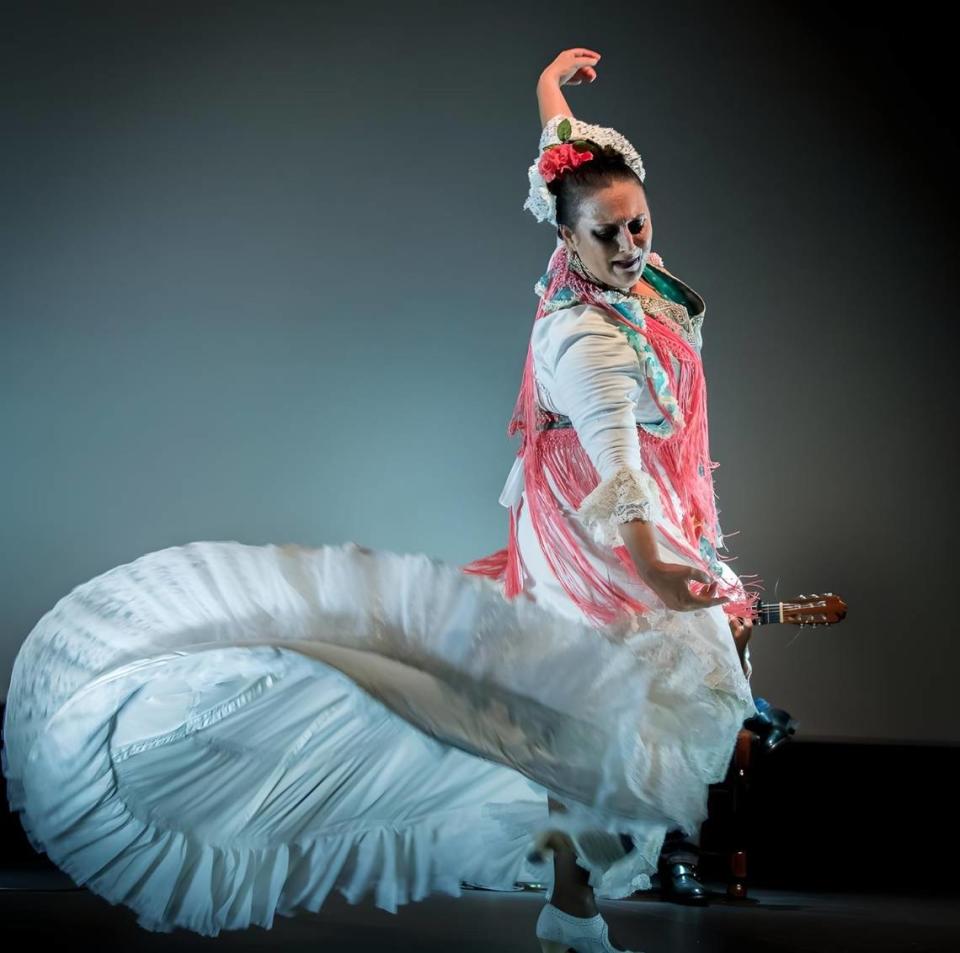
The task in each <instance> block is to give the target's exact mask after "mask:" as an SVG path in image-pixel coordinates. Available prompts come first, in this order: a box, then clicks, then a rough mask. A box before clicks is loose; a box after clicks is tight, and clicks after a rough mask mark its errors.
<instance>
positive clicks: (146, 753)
mask: <svg viewBox="0 0 960 953" xmlns="http://www.w3.org/2000/svg"><path fill="white" fill-rule="evenodd" d="M718 614H719V615H718ZM755 710H756V709H755V706H754V704H753V699H752V696H751V694H750V690H749V684H748V683H747V681H746V679H745V678H744V676H743V673H742V671H741V670H740V667H739V663H738V660H737V656H736V652H735V649H734V647H733V643H732V639H731V637H730V634H729V630H728V629H727V628H726V623H725V621H724V618H723V614H722V610H720V609H719V608H715V609H710V610H698V611H697V612H693V613H675V612H670V611H667V610H664V611H663V612H661V613H651V614H649V615H647V616H645V617H644V618H643V619H632V620H630V621H629V622H627V621H625V622H624V624H623V625H622V626H619V627H618V626H611V627H608V628H604V629H602V630H600V629H596V628H593V627H591V626H589V625H588V624H586V623H585V622H580V621H577V620H575V619H572V618H566V617H564V616H562V615H560V614H558V613H556V612H551V611H548V610H547V609H545V608H543V607H541V606H539V605H537V604H536V603H535V602H534V601H532V600H531V599H528V598H525V597H521V598H518V599H516V600H512V601H508V600H505V599H504V598H503V597H502V594H501V589H500V586H499V585H498V584H496V583H495V582H493V581H491V580H489V579H486V578H484V577H478V576H472V575H466V574H464V573H462V572H461V571H460V570H459V569H458V568H457V567H455V566H453V565H450V564H447V563H443V562H441V561H438V560H435V559H431V558H429V557H427V556H425V555H412V554H397V553H393V552H388V551H383V550H369V549H365V548H362V547H359V546H357V545H355V544H353V543H347V544H344V545H341V546H321V547H319V548H307V547H303V546H297V545H284V546H279V545H266V546H251V545H245V544H242V543H239V542H194V543H190V544H187V545H184V546H175V547H171V548H169V549H164V550H161V551H159V552H153V553H149V554H147V555H145V556H142V557H140V558H139V559H137V560H135V561H134V562H132V563H129V564H127V565H123V566H119V567H117V568H115V569H112V570H110V571H108V572H106V573H103V574H102V575H100V576H97V577H96V578H94V579H92V580H90V581H89V582H86V583H84V584H83V585H80V586H78V587H77V588H75V589H74V590H73V591H72V592H70V593H69V594H68V595H67V596H65V597H64V598H63V599H61V600H60V601H59V602H58V603H57V604H56V605H55V606H54V608H53V609H52V610H51V611H50V612H48V613H47V614H46V615H45V616H44V617H43V618H42V619H41V620H40V621H39V622H38V624H37V625H36V626H35V628H34V629H33V631H32V632H31V633H30V634H29V636H28V637H27V639H26V641H25V642H24V644H23V646H22V647H21V649H20V652H19V654H18V656H17V658H16V660H15V664H14V669H13V676H12V681H11V685H10V691H9V695H8V699H7V707H6V716H5V725H4V733H5V748H4V751H3V762H2V766H3V771H4V774H5V775H6V779H7V793H8V799H9V802H10V806H11V808H12V809H13V810H14V811H18V812H20V815H21V821H22V823H23V826H24V829H25V830H26V832H27V835H28V837H29V839H30V842H31V843H32V844H33V846H34V848H35V849H37V850H38V851H43V852H45V853H46V854H48V855H49V857H50V859H51V860H52V861H53V862H54V863H56V864H57V865H58V866H59V867H60V868H61V869H63V870H64V871H65V872H66V873H68V874H69V875H70V876H71V877H72V878H73V879H74V880H75V881H76V882H77V883H78V884H83V885H86V886H87V887H88V888H89V889H90V890H92V891H93V892H95V893H97V894H99V895H100V896H102V897H104V898H106V899H107V900H108V901H110V902H111V903H114V904H124V905H126V906H128V907H129V908H131V909H132V910H133V911H135V912H136V914H137V916H138V922H139V923H140V924H141V926H143V927H145V928H147V929H149V930H156V931H170V930H173V929H174V928H176V927H184V928H187V929H189V930H192V931H195V932H197V933H201V934H206V935H211V936H214V935H217V934H218V933H219V932H220V931H221V930H230V929H241V928H244V927H247V926H249V925H251V924H257V925H259V926H261V927H265V928H269V927H270V926H271V925H272V923H273V919H274V917H275V915H276V914H278V913H279V914H282V915H284V916H292V915H294V914H295V912H296V911H297V910H300V909H304V910H309V911H316V910H318V909H319V908H320V907H321V905H322V904H323V901H324V899H325V898H326V897H327V895H328V894H329V893H330V891H331V890H334V889H336V890H339V891H340V892H341V893H342V894H343V895H344V896H345V897H346V898H347V900H349V901H350V902H352V903H355V902H358V901H360V900H361V899H363V898H364V897H366V896H367V895H370V896H371V897H372V899H373V901H374V902H375V903H376V904H377V906H379V907H382V908H383V909H386V910H390V911H396V909H397V907H398V906H399V905H401V904H403V903H407V902H409V901H414V900H420V899H422V898H424V897H426V896H427V895H428V894H430V893H434V892H442V893H446V894H450V895H454V896H457V895H459V894H460V890H461V883H462V882H464V881H466V882H470V883H474V884H482V885H485V886H488V887H494V888H497V887H500V888H504V889H507V888H510V887H512V886H513V885H514V883H515V882H516V881H518V880H519V881H539V882H541V883H545V884H547V885H548V886H549V885H551V884H552V879H553V864H552V863H549V862H548V863H545V864H533V863H532V862H531V861H529V860H528V859H527V853H528V851H529V849H530V846H531V843H532V840H533V838H534V837H535V836H536V834H537V833H539V832H541V831H544V830H547V829H555V828H562V829H565V830H568V831H570V832H571V833H574V834H575V835H577V836H578V837H579V838H580V839H581V840H580V842H581V844H582V845H583V846H584V849H583V855H582V856H581V858H580V863H581V864H582V865H583V866H584V867H586V868H587V869H589V870H590V878H591V883H592V884H593V885H594V889H595V890H596V892H597V895H598V896H600V897H623V896H628V895H629V894H631V893H633V892H634V891H636V890H638V889H646V888H648V887H649V886H650V879H649V875H650V874H651V873H653V872H654V871H655V870H656V863H657V858H658V855H659V852H660V848H661V845H662V843H663V839H664V836H665V834H666V832H667V830H668V829H670V828H674V827H680V828H682V829H684V830H685V831H687V832H688V833H694V832H695V831H696V830H697V829H698V828H699V825H700V823H701V822H702V821H703V819H704V818H705V816H706V801H707V793H708V791H707V787H708V785H710V784H712V783H716V782H717V781H719V780H721V779H722V778H723V777H724V775H725V773H726V769H727V766H728V764H729V761H730V757H731V755H732V752H733V748H734V744H735V741H736V736H737V732H738V730H739V729H740V727H741V725H742V723H743V720H744V719H745V718H747V717H748V716H750V715H751V714H753V713H754V712H755ZM548 794H553V795H554V796H555V797H557V798H558V799H559V800H561V801H563V802H564V804H565V805H566V806H567V809H568V810H567V812H566V813H565V814H553V815H550V814H549V813H548V808H547V795H548ZM588 833H589V834H590V835H591V836H589V837H588V836H587V835H588ZM621 834H625V835H629V838H630V839H631V841H632V847H631V848H630V849H626V847H625V846H624V841H623V839H622V838H621V837H620V836H619V835H621ZM629 846H630V841H628V842H627V847H629Z"/></svg>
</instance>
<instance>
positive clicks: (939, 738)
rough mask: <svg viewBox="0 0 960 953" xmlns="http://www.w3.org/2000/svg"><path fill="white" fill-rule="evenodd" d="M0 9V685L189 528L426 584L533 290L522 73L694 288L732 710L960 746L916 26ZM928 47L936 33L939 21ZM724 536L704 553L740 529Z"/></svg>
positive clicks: (478, 536) (539, 257)
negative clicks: (565, 114)
mask: <svg viewBox="0 0 960 953" xmlns="http://www.w3.org/2000/svg"><path fill="white" fill-rule="evenodd" d="M348 6H349V9H348V10H344V9H340V8H338V7H333V6H330V7H328V6H327V5H325V4H317V3H312V4H311V3H277V2H272V3H260V4H252V3H251V4H247V3H232V4H212V3H190V4H177V3H169V2H165V3H129V4H119V3H118V4H110V5H102V4H98V3H74V4H69V5H53V4H39V3H35V4H34V3H32V4H12V5H11V4H6V5H4V6H3V8H2V10H3V14H2V15H3V29H2V32H0V80H2V82H0V97H2V100H0V104H2V132H3V144H2V153H0V172H2V176H0V212H2V239H0V240H2V248H0V251H2V254H0V317H2V334H0V349H2V350H0V361H2V364H0V370H2V376H0V421H2V432H0V433H2V449H3V461H4V462H3V470H2V489H3V492H2V496H0V500H2V504H0V505H2V512H0V519H2V525H3V527H4V531H5V536H4V545H3V547H2V549H0V560H2V566H0V586H2V594H0V595H2V605H3V610H4V611H3V615H2V618H0V684H2V685H3V686H4V690H5V687H6V685H8V684H9V675H10V670H11V667H12V664H13V659H14V656H15V654H16V652H17V649H18V647H19V645H20V644H21V642H22V641H23V639H24V638H25V637H26V635H27V633H28V632H29V631H30V629H31V628H32V626H33V625H34V624H35V623H36V622H37V620H38V619H39V618H40V616H41V615H43V613H44V612H46V611H47V610H48V609H49V608H51V607H52V606H53V604H54V603H55V602H56V600H57V599H59V598H60V597H61V596H62V595H64V594H65V593H66V592H67V591H69V590H70V589H71V588H72V587H73V586H75V585H77V584H79V583H81V582H83V581H84V580H86V579H89V578H91V577H92V576H94V575H96V574H98V573H101V572H103V571H105V570H107V569H109V568H110V567H112V566H115V565H118V564H120V563H124V562H128V561H130V560H132V559H135V558H136V557H137V556H139V555H141V554H142V553H145V552H148V551H152V550H156V549H161V548H163V547H166V546H172V545H177V544H180V543H186V542H189V541H191V540H214V539H232V540H239V541H242V542H246V543H254V544H261V543H267V542H275V543H282V542H298V543H302V544H304V545H311V546H314V545H317V546H318V545H322V544H324V543H340V542H343V541H346V540H356V541H357V542H360V543H362V544H365V545H368V546H374V547H380V548H385V549H392V550H396V551H399V552H425V553H428V554H430V555H432V556H435V557H439V558H442V559H446V560H449V561H451V562H454V563H456V564H461V563H463V562H466V561H468V560H470V559H473V558H475V557H477V556H481V555H485V554H487V553H490V552H492V551H493V550H495V549H498V548H500V547H501V546H502V545H504V543H505V540H506V531H507V511H506V510H505V509H503V508H502V507H500V506H499V505H498V503H497V496H498V495H499V492H500V489H501V486H502V484H503V481H504V479H505V477H506V474H507V471H508V470H509V468H510V464H511V462H512V460H513V456H514V453H515V452H516V443H515V442H514V441H513V440H509V439H508V438H507V436H506V424H507V421H508V418H509V415H510V412H511V410H512V407H513V402H514V398H515V396H516V393H517V388H518V386H519V381H520V372H521V369H522V365H523V360H524V357H525V355H526V348H527V341H528V337H529V332H530V326H531V323H532V320H533V313H534V309H535V306H536V298H535V296H534V293H533V284H534V282H535V280H536V279H537V278H538V277H539V276H540V274H541V273H542V272H543V270H544V268H545V266H546V261H547V258H548V256H549V254H550V252H551V251H552V250H553V247H554V241H555V240H554V236H553V234H552V232H551V230H550V229H549V227H547V226H546V225H538V224H537V223H536V222H535V221H534V219H533V218H532V217H531V216H530V215H529V214H528V213H526V212H525V211H523V210H522V208H521V206H522V203H523V200H524V198H525V196H526V188H527V180H526V170H527V166H528V165H529V163H530V162H531V161H533V159H534V158H535V155H536V144H537V138H538V134H539V121H538V114H537V107H536V100H535V83H536V79H537V76H538V74H539V72H540V70H541V69H542V68H543V67H544V66H545V65H546V64H547V63H548V62H549V61H550V60H552V59H553V57H554V56H555V55H556V54H557V53H558V52H559V51H560V50H562V49H565V48H567V47H570V46H575V45H585V46H588V47H591V48H593V49H596V50H598V51H599V52H600V53H602V54H603V59H602V60H601V62H600V65H599V73H600V78H599V79H598V80H597V82H596V83H595V84H593V85H590V86H583V87H577V88H572V89H568V90H567V93H568V99H569V101H570V104H571V106H572V109H573V111H574V112H575V113H576V114H577V115H578V116H580V117H582V118H584V119H586V120H588V121H591V122H596V123H600V124H603V125H612V126H615V127H616V128H618V129H620V130H621V131H623V132H624V133H625V134H626V135H627V136H628V137H629V138H630V139H631V140H632V141H633V142H634V144H635V145H636V146H637V147H638V149H639V150H640V152H641V154H642V155H643V158H644V162H645V164H646V167H647V173H648V178H647V184H648V186H649V199H650V205H651V217H652V220H653V224H654V249H655V250H656V251H659V252H660V254H661V255H663V258H664V261H665V263H666V265H667V266H668V267H669V268H670V269H671V270H672V271H673V272H675V273H676V274H678V275H679V276H680V277H682V278H683V279H685V280H686V281H687V282H688V283H690V284H691V285H692V286H693V287H694V288H696V289H697V290H698V291H699V292H701V293H702V294H703V295H704V297H705V298H706V300H707V304H708V308H707V319H706V324H705V341H706V343H705V348H704V361H705V365H706V369H707V378H708V382H709V387H710V411H711V416H710V421H711V451H712V455H713V458H714V459H715V460H717V461H719V462H720V464H721V466H720V467H719V469H718V470H717V471H716V472H715V479H716V483H717V490H718V494H719V501H720V507H721V522H722V523H723V527H724V530H725V531H726V532H727V534H728V545H729V549H730V551H731V553H733V554H734V555H736V557H737V558H736V560H735V561H734V562H733V564H732V565H733V566H734V568H736V569H737V570H738V571H740V572H742V573H759V575H760V576H761V577H762V578H763V579H764V581H765V584H766V597H767V598H773V597H774V596H775V595H780V596H783V597H789V596H791V595H795V594H797V593H799V592H811V591H823V590H832V591H834V592H837V593H840V594H842V595H843V596H844V598H845V599H846V601H847V602H848V604H849V606H850V615H849V618H848V620H847V621H846V622H844V623H843V624H842V625H840V626H838V627H836V628H833V629H829V630H823V629H819V630H806V629H805V630H799V629H796V628H792V627H783V626H770V627H766V628H759V629H757V631H756V632H755V635H754V638H753V642H752V654H753V661H754V668H755V674H754V689H755V692H756V693H757V694H758V695H760V696H762V697H765V698H767V699H768V700H769V701H771V702H772V703H773V704H775V705H779V706H781V707H785V708H787V709H788V710H790V711H791V713H792V714H794V715H795V716H796V717H798V718H799V719H800V721H801V727H800V730H801V733H802V736H803V737H805V738H811V739H812V738H832V739H838V738H855V739H865V740H873V741H881V740H900V741H908V742H910V741H932V742H951V743H955V742H957V741H958V740H960V722H958V719H957V718H956V717H954V716H953V715H952V712H951V710H950V708H949V707H948V697H949V696H950V695H951V694H952V690H953V688H954V684H955V678H956V670H957V662H958V650H957V645H956V642H955V640H954V638H953V621H952V615H953V608H952V605H951V604H950V597H949V592H950V591H952V584H953V578H952V568H953V555H954V552H955V550H956V547H955V544H954V538H953V537H954V533H955V530H954V526H953V524H954V522H955V512H956V504H955V502H954V500H953V499H951V497H950V496H949V495H948V491H949V490H950V489H951V488H952V486H951V481H950V479H949V478H950V476H952V474H953V473H954V472H956V463H957V454H956V444H955V441H954V438H953V429H954V428H953V427H952V426H951V424H952V414H951V411H952V409H953V406H954V401H953V394H952V391H950V390H948V387H949V386H950V384H949V381H948V372H949V370H950V365H951V364H952V362H953V353H954V352H953V344H954V330H953V328H954V314H953V310H952V309H953V306H954V303H955V292H956V290H957V281H956V264H955V262H956V258H957V238H956V229H955V228H954V220H955V214H956V202H955V200H954V199H953V194H954V193H955V185H954V182H953V180H952V174H953V170H954V168H955V163H956V159H957V147H956V139H955V131H954V129H953V128H952V125H948V123H947V119H946V116H947V115H948V114H947V113H946V111H945V109H944V107H943V105H942V99H943V98H944V97H945V95H946V93H945V91H944V89H943V83H944V81H945V76H946V71H947V70H948V69H949V66H950V63H951V62H952V60H951V59H950V56H951V54H950V51H949V46H948V39H947V35H948V34H947V31H946V30H945V28H943V27H942V26H941V27H939V28H938V26H937V23H936V20H935V19H933V18H934V17H935V14H933V13H932V12H929V13H924V12H923V10H922V8H919V7H915V6H914V5H911V8H910V11H912V14H913V15H914V16H915V17H916V19H915V22H917V23H920V24H921V26H918V27H916V28H914V27H912V26H911V23H910V22H907V21H908V20H909V19H910V16H911V14H910V13H906V12H903V11H901V13H902V14H903V15H902V16H901V17H900V18H899V19H898V20H896V21H893V22H890V23H887V22H880V21H877V22H865V21H864V20H862V19H861V18H858V17H857V16H855V15H853V14H850V15H849V16H848V15H847V14H845V13H844V11H843V8H842V6H838V5H837V4H830V5H827V4H822V5H818V4H816V3H812V4H810V3H805V4H803V5H791V7H790V8H787V7H786V5H779V4H778V5H771V4H760V3H756V4H753V3H733V4H727V3H725V4H693V3H679V4H678V3H674V2H671V3H670V4H646V3H634V4H630V5H625V6H623V7H622V8H616V7H613V6H609V7H597V6H591V7H589V8H588V5H586V4H582V3H566V2H556V0H554V2H549V3H509V4H492V5H491V4H482V5H481V4H476V5H474V4H470V5H467V4H463V5H454V7H453V8H452V9H444V8H441V7H440V5H438V4H437V5H435V4H422V5H420V4H399V5H393V4H368V3H365V4H362V5H361V4H355V5H348ZM941 37H942V39H941ZM734 534H735V535H734Z"/></svg>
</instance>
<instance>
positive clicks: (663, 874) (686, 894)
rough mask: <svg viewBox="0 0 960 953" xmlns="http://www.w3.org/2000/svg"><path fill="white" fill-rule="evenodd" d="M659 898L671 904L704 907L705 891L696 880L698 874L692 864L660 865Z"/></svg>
mask: <svg viewBox="0 0 960 953" xmlns="http://www.w3.org/2000/svg"><path fill="white" fill-rule="evenodd" d="M657 872H658V873H659V874H660V896H661V897H662V898H663V899H664V900H669V901H670V902H671V903H686V904H691V905H696V906H704V905H705V904H706V903H707V902H708V900H707V891H706V890H705V889H704V887H703V884H702V883H700V881H699V880H697V877H698V876H699V874H698V873H697V868H696V867H695V866H694V865H693V864H685V863H679V862H678V863H661V864H660V866H659V868H658V871H657Z"/></svg>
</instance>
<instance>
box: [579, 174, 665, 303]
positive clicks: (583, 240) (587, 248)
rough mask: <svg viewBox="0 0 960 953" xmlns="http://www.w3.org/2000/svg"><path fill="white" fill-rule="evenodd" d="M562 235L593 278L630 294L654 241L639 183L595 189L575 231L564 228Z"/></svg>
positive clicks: (623, 182) (586, 200) (622, 182)
mask: <svg viewBox="0 0 960 953" xmlns="http://www.w3.org/2000/svg"><path fill="white" fill-rule="evenodd" d="M560 235H561V237H562V238H563V240H564V242H565V243H566V245H567V248H568V249H573V250H574V251H576V252H577V254H578V255H579V256H580V258H581V260H582V261H583V264H584V266H585V267H586V269H587V271H589V272H590V274H592V275H594V276H595V277H597V278H599V279H600V280H601V281H603V282H604V283H606V284H608V285H612V286H613V287H614V288H619V289H621V290H623V291H629V289H630V288H632V287H633V286H634V285H635V284H636V283H637V279H638V278H639V277H640V273H641V272H642V271H643V268H644V265H645V264H646V261H647V256H648V255H649V254H650V244H651V242H652V240H653V224H652V223H651V221H650V209H649V208H647V197H646V194H645V193H644V190H643V186H642V185H641V184H640V183H639V182H638V181H637V180H636V179H634V180H627V179H623V180H617V181H616V182H614V183H613V184H611V185H608V186H605V187H604V188H601V189H596V190H595V191H593V192H592V193H590V194H589V195H586V196H585V197H584V199H583V202H582V203H581V205H580V221H579V222H577V227H576V229H575V230H571V229H570V228H569V227H568V226H566V225H561V226H560ZM624 263H625V264H624Z"/></svg>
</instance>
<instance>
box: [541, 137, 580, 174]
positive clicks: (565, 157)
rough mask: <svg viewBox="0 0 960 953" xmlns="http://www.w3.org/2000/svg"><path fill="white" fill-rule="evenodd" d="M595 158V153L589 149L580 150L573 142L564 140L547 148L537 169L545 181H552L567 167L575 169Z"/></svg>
mask: <svg viewBox="0 0 960 953" xmlns="http://www.w3.org/2000/svg"><path fill="white" fill-rule="evenodd" d="M592 158H593V153H592V152H589V151H584V152H578V151H577V147H576V146H574V145H573V144H572V143H569V142H563V143H561V144H560V145H559V146H554V147H553V148H551V149H546V150H545V151H544V153H543V155H542V156H540V161H539V163H537V170H538V171H539V173H540V175H542V176H543V180H544V182H551V181H553V179H555V178H556V177H557V176H558V175H560V173H561V172H565V171H566V170H567V169H575V168H576V167H577V166H578V165H583V163H584V162H589V161H590V160H591V159H592Z"/></svg>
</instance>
